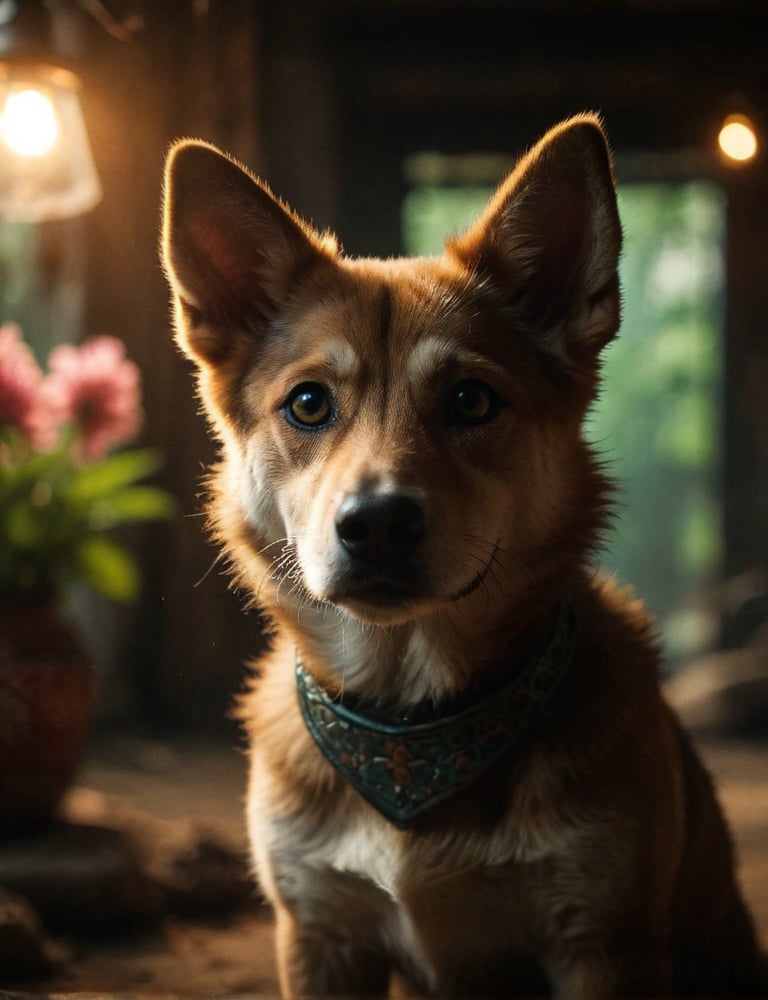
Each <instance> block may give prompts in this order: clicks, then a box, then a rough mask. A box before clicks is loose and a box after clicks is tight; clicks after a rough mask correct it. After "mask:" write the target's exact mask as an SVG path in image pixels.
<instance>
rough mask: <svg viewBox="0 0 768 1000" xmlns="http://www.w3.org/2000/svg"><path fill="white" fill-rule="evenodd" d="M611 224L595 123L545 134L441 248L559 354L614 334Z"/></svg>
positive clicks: (611, 200) (587, 117) (614, 237)
mask: <svg viewBox="0 0 768 1000" xmlns="http://www.w3.org/2000/svg"><path fill="white" fill-rule="evenodd" d="M620 249H621V225H620V222H619V215H618V210H617V207H616V193H615V188H614V181H613V173H612V167H611V159H610V154H609V152H608V146H607V143H606V139H605V135H604V133H603V129H602V126H601V124H600V120H599V118H598V117H597V116H596V115H591V114H584V115H580V116H578V117H576V118H572V119H569V120H568V121H565V122H563V123H562V124H561V125H559V126H557V127H555V128H553V129H552V130H551V131H550V132H548V133H547V134H546V135H545V136H544V138H543V139H541V141H540V142H539V143H538V144H537V145H536V146H534V148H533V149H532V150H531V151H530V152H529V153H528V154H527V155H526V156H524V157H523V158H522V159H521V160H520V162H519V163H518V165H517V167H516V168H515V169H514V170H513V172H512V173H511V174H510V175H509V177H508V178H507V179H506V180H505V181H504V182H503V183H502V184H501V186H500V187H499V189H498V191H497V192H496V194H495V196H494V197H493V199H492V200H491V202H490V204H489V205H488V207H487V209H486V210H485V212H484V213H483V215H482V216H481V217H480V219H479V220H478V221H477V222H476V223H475V224H474V225H473V226H472V227H471V228H470V229H469V230H468V231H467V232H465V233H464V234H463V235H461V236H459V237H457V238H455V239H453V240H451V241H450V242H449V243H448V244H447V252H448V254H449V255H450V256H452V257H454V258H458V259H459V261H460V262H461V263H462V264H463V265H464V266H465V267H467V268H468V269H469V270H470V271H472V272H473V273H477V274H479V275H480V276H481V277H484V278H487V279H488V281H489V282H490V283H491V285H492V287H493V289H494V291H495V292H496V293H497V294H498V295H499V296H500V297H501V301H502V303H503V305H504V306H505V307H506V308H507V309H508V310H509V312H510V315H511V317H512V318H513V319H514V320H516V321H517V322H519V324H520V325H521V326H523V327H524V328H525V329H526V330H529V331H530V332H532V333H533V334H534V335H536V336H537V338H538V339H539V340H540V342H541V343H542V344H543V345H544V346H546V347H547V348H548V349H550V350H552V351H554V352H556V353H558V354H560V355H562V354H563V353H565V354H566V355H569V354H573V353H579V352H580V351H583V350H584V349H587V350H589V351H590V352H591V351H597V350H599V349H600V348H601V347H603V345H604V344H606V343H607V342H608V341H609V340H610V339H611V338H612V337H613V336H614V334H615V333H616V330H617V329H618V325H619V311H620V301H619V299H620V296H619V282H618V275H617V268H618V260H619V252H620Z"/></svg>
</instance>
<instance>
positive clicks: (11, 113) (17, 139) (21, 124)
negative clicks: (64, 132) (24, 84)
mask: <svg viewBox="0 0 768 1000" xmlns="http://www.w3.org/2000/svg"><path fill="white" fill-rule="evenodd" d="M0 136H2V139H3V141H4V142H5V144H6V145H7V146H8V147H10V149H12V150H13V151H14V152H15V153H18V154H19V155H20V156H29V157H39V156H45V155H46V153H50V152H51V150H52V149H53V147H54V146H55V145H56V142H57V140H58V138H59V123H58V121H57V118H56V112H55V110H54V107H53V104H52V103H51V101H50V99H49V98H48V97H46V96H45V94H44V93H42V92H41V91H39V90H33V89H31V88H30V89H28V90H17V91H15V92H14V93H12V94H10V95H9V96H8V99H7V101H6V102H5V107H4V108H3V113H2V115H0Z"/></svg>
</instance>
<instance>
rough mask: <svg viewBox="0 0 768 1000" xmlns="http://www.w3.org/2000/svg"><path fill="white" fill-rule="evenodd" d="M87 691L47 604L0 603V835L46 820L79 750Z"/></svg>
mask: <svg viewBox="0 0 768 1000" xmlns="http://www.w3.org/2000/svg"><path fill="white" fill-rule="evenodd" d="M93 693H94V683H93V671H92V669H91V665H90V663H89V660H88V658H87V656H86V655H85V653H84V652H83V649H82V647H81V645H80V643H79V641H78V637H77V634H76V632H75V630H74V628H73V627H72V626H71V625H70V624H69V623H68V622H66V621H65V620H64V618H63V617H62V616H61V614H60V612H59V608H58V606H57V604H56V602H55V601H52V600H45V601H36V602H32V601H30V602H23V601H0V833H8V832H15V831H18V830H23V829H29V828H30V827H35V826H41V825H44V824H45V823H48V822H50V821H51V819H52V818H53V817H54V815H55V812H56V807H57V806H58V804H59V802H60V800H61V798H62V796H63V794H64V792H65V791H66V790H67V788H68V786H69V785H70V783H71V781H72V778H73V776H74V774H75V771H76V769H77V766H78V764H79V763H80V761H81V759H82V756H83V753H84V750H85V746H86V741H87V737H88V731H89V725H90V719H91V710H92V705H93Z"/></svg>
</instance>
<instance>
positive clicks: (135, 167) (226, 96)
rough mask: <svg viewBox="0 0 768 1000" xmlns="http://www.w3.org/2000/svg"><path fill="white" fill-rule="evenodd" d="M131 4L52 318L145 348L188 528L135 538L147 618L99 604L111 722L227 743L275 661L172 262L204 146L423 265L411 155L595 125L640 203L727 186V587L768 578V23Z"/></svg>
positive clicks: (549, 6) (238, 0)
mask: <svg viewBox="0 0 768 1000" xmlns="http://www.w3.org/2000/svg"><path fill="white" fill-rule="evenodd" d="M109 6H110V7H111V9H112V10H113V11H114V13H115V14H116V15H118V16H127V15H128V14H129V13H135V12H136V11H139V12H140V13H141V14H142V16H143V22H144V23H143V28H142V29H141V30H139V31H137V32H136V33H135V34H134V35H133V37H132V39H131V40H128V41H119V40H117V39H116V38H114V37H112V36H111V35H110V34H108V33H107V32H106V31H104V30H103V29H102V27H100V26H99V25H98V24H97V23H96V22H95V21H93V20H92V19H90V18H87V17H82V18H81V20H82V21H83V25H82V32H83V37H82V41H81V50H82V53H83V55H82V60H81V66H80V71H81V74H82V77H83V83H84V87H83V92H82V98H83V102H84V105H85V112H86V117H87V122H88V127H89V130H90V134H91V139H92V142H93V146H94V155H95V159H96V163H97V167H98V170H99V173H100V175H101V179H102V183H103V186H104V199H103V201H102V203H101V204H100V205H99V206H98V207H97V208H96V209H95V210H94V211H93V212H92V213H91V214H90V215H89V216H88V217H87V218H85V219H83V220H79V221H77V222H75V223H71V224H67V225H60V226H58V227H56V226H53V227H49V232H48V235H47V236H46V241H45V243H44V246H45V247H47V250H46V255H45V260H44V261H43V264H44V267H45V269H46V273H47V276H48V281H49V285H50V289H51V290H52V291H51V295H53V290H55V288H56V287H57V281H58V282H59V285H60V283H61V281H62V280H65V279H66V280H67V281H69V282H70V284H71V283H72V281H76V282H77V283H78V288H79V294H80V299H79V300H78V301H79V302H80V311H81V320H82V323H81V325H82V331H83V332H84V333H88V334H96V333H110V334H113V335H116V336H119V337H121V338H123V339H124V341H125V342H126V344H127V349H128V353H129V355H130V356H131V357H133V358H134V359H135V360H136V361H137V362H138V363H139V365H140V366H141V368H142V371H143V374H144V406H145V411H146V421H145V428H144V432H143V438H144V443H148V444H151V445H154V446H156V447H158V448H159V449H160V450H161V451H162V452H163V454H164V456H165V466H164V471H163V474H162V480H163V482H164V484H165V485H166V486H167V487H168V488H169V489H170V490H171V491H172V492H173V493H174V495H175V496H176V497H177V498H178V500H179V504H180V510H181V514H180V516H179V517H178V518H177V519H176V520H175V521H174V522H173V523H172V524H171V525H170V526H169V525H162V526H157V527H152V528H150V529H142V531H141V532H140V533H137V534H136V536H135V542H134V544H135V545H136V546H137V548H138V550H139V553H140V556H141V561H142V565H143V569H144V574H145V586H144V592H143V596H142V598H141V600H140V602H139V603H138V604H137V605H136V606H135V607H131V608H129V609H120V610H116V609H113V608H111V607H107V606H104V607H102V606H101V605H99V604H95V605H94V611H93V614H92V616H91V617H92V619H93V621H94V622H95V623H96V622H97V623H98V625H99V628H98V629H97V630H95V631H96V632H97V635H96V642H97V645H98V647H99V657H100V659H101V660H102V669H103V681H102V701H103V706H102V715H103V717H104V720H105V722H104V723H103V724H108V725H112V724H114V723H118V722H127V723H129V724H131V725H136V724H139V725H141V726H145V727H147V728H148V729H158V728H160V727H162V728H170V729H176V730H184V729H186V730H195V731H200V730H216V729H222V728H225V727H227V726H228V725H230V723H228V722H227V721H226V720H227V711H228V707H229V704H230V700H231V697H232V694H233V692H235V691H236V690H237V689H238V688H239V686H240V683H241V678H242V664H243V661H244V660H245V659H246V658H247V657H248V655H250V654H252V653H254V652H257V651H258V649H259V648H260V644H261V642H262V640H261V635H260V629H259V622H258V618H257V617H256V616H254V615H253V614H250V615H244V614H243V613H242V611H241V601H240V600H239V599H238V597H237V596H236V595H233V594H232V593H230V592H229V591H228V589H227V585H226V581H225V579H224V578H223V577H222V576H221V572H220V569H219V568H218V567H214V568H213V569H211V566H212V563H213V560H214V557H215V551H214V550H213V548H212V547H211V546H210V545H209V544H208V542H207V541H206V540H205V537H204V533H203V530H202V523H201V518H200V517H199V516H196V515H197V514H198V513H199V510H200V505H199V501H198V499H197V494H198V493H199V491H200V481H201V474H202V469H203V467H204V465H205V464H206V463H208V462H210V461H211V459H212V457H213V451H212V446H211V445H210V443H209V441H208V438H207V436H206V432H205V427H204V423H203V420H202V418H201V417H200V415H199V414H198V412H197V404H196V401H195V399H194V394H193V383H192V380H191V379H190V377H189V371H188V366H187V364H186V363H185V362H184V361H183V360H182V358H181V357H180V356H179V355H178V353H177V351H176V350H175V348H174V346H173V344H172V341H171V332H170V320H169V308H168V294H167V290H166V286H165V282H164V279H163V276H162V273H161V270H160V267H159V264H158V257H157V234H158V220H159V204H160V191H161V177H162V168H163V160H164V156H165V152H166V149H167V147H168V145H169V143H170V142H171V141H172V140H173V139H175V138H177V137H179V136H199V137H202V138H205V139H207V140H209V141H212V142H214V143H217V144H219V145H220V146H222V147H224V148H226V149H227V150H229V151H230V152H231V153H233V154H234V155H235V156H237V157H239V158H240V159H241V160H243V161H244V162H246V163H247V164H249V165H250V166H251V167H252V168H254V169H255V170H256V171H257V172H258V173H260V174H262V175H263V176H265V177H266V178H267V179H268V180H269V182H270V184H271V185H272V187H273V188H274V189H275V190H276V192H277V193H279V194H280V195H281V196H283V197H284V198H286V199H287V200H288V201H289V202H290V203H291V204H292V205H294V206H295V207H296V208H297V209H298V210H299V211H300V212H301V213H302V214H303V215H305V216H306V217H308V218H309V219H311V220H313V221H314V222H315V223H316V224H317V225H318V226H320V227H325V226H331V227H333V228H334V229H336V230H338V232H339V234H340V236H341V240H342V242H343V244H344V246H345V248H346V250H347V251H348V252H350V253H363V254H384V255H387V254H395V253H398V252H399V251H400V250H401V245H400V244H401V226H400V207H401V202H402V198H403V196H404V193H405V191H406V186H405V185H406V181H405V179H404V171H403V163H404V159H405V157H406V156H407V155H408V154H410V153H413V152H420V151H423V150H439V151H441V152H454V153H461V152H476V151H478V150H480V151H484V152H486V151H487V152H497V153H500V154H503V155H507V156H510V157H511V156H514V155H515V154H516V153H518V152H519V151H521V150H523V149H524V148H525V147H526V146H528V145H529V144H531V143H532V142H533V141H535V139H536V138H537V137H538V136H539V135H540V134H541V133H542V132H543V131H544V130H545V129H546V128H547V127H548V126H549V125H551V124H553V123H555V122H556V121H558V120H560V119H561V118H563V117H565V116H566V115H568V114H571V113H575V112H578V111H581V110H584V109H596V110H598V111H600V112H601V113H602V114H603V115H604V117H605V121H606V124H607V128H608V131H609V134H610V137H611V140H612V144H613V146H614V148H615V150H616V153H617V156H618V159H619V164H620V165H621V163H622V162H623V163H627V164H633V165H634V166H633V167H632V170H633V171H634V173H635V175H636V176H635V177H633V179H637V177H638V176H640V177H642V176H643V172H644V170H646V171H656V172H658V171H659V169H661V170H662V171H663V172H664V171H671V172H672V173H675V174H676V175H677V176H685V174H686V171H687V172H690V171H695V172H696V173H697V174H699V173H703V174H705V175H711V176H716V177H717V179H718V180H719V181H720V182H721V183H722V184H723V186H724V188H725V190H726V193H727V198H728V208H727V273H726V287H727V300H726V317H725V339H724V343H723V351H724V370H725V406H724V418H723V421H724V422H723V426H722V429H721V430H722V442H723V446H722V454H723V456H724V457H723V468H722V490H723V511H724V513H723V535H724V552H725V565H724V567H723V572H724V575H725V576H726V577H728V576H733V575H735V574H738V573H741V572H742V571H744V570H746V569H750V568H754V567H755V566H758V567H759V566H763V567H764V566H766V564H768V519H766V516H765V511H766V509H767V508H768V462H767V461H766V459H767V458H768V454H767V453H768V337H767V336H766V319H765V317H766V315H768V172H767V171H766V162H767V160H766V154H765V150H764V151H763V156H762V157H761V158H758V159H757V161H756V162H755V163H753V164H751V165H749V166H746V167H742V168H740V169H732V168H731V169H729V168H725V167H724V166H722V165H721V164H719V163H718V161H717V159H716V157H715V154H714V152H713V150H714V141H715V136H716V133H717V128H718V125H719V123H720V121H721V120H722V118H723V116H724V115H725V114H726V112H728V111H730V110H732V109H733V108H734V107H735V106H736V104H738V105H739V106H743V107H745V108H746V109H748V110H749V112H750V114H752V115H753V117H754V119H755V121H756V123H757V124H758V127H759V128H762V129H763V131H762V136H763V137H764V138H763V141H764V143H765V141H766V139H765V137H766V136H768V133H767V132H766V131H765V128H766V126H768V120H767V117H766V116H767V113H768V52H767V51H766V41H765V39H766V33H765V22H766V7H765V3H764V0H751V2H748V0H667V2H661V0H635V2H628V0H627V2H624V0H613V2H609V0H605V2H597V0H595V2H568V0H535V2H528V0H518V2H512V0H509V2H501V0H498V2H492V0H488V2H467V3H464V4H451V3H445V2H441V0H411V2H407V0H336V2H328V3H320V2H316V3H312V2H301V0H282V2H279V3H278V2H261V3H259V2H256V0H209V2H205V0H163V2H162V3H152V2H147V3H145V4H144V5H143V6H142V5H139V4H137V3H128V2H127V0H126V2H124V3H122V4H121V3H118V2H114V3H111V4H110V5H109ZM643 164H646V166H645V167H643ZM660 165H661V166H660ZM619 179H621V177H620V178H619ZM73 258H74V259H75V262H76V263H75V265H73V264H72V260H73ZM73 266H74V267H75V271H76V275H75V278H74V279H73V278H72V276H71V274H69V272H67V268H69V269H70V271H71V269H72V267H73ZM731 631H732V632H733V630H731ZM728 641H729V642H738V641H739V636H738V629H737V631H736V634H731V635H730V636H729V638H728Z"/></svg>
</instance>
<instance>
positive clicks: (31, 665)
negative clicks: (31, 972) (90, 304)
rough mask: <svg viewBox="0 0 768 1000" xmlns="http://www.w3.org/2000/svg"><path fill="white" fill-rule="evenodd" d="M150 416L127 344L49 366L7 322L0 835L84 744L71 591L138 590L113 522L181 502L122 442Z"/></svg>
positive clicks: (1, 419)
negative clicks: (151, 480) (150, 480)
mask: <svg viewBox="0 0 768 1000" xmlns="http://www.w3.org/2000/svg"><path fill="white" fill-rule="evenodd" d="M140 422H141V404H140V376H139V371H138V368H137V367H136V365H135V364H134V363H133V362H131V361H129V360H128V359H127V358H126V357H125V351H124V347H123V344H122V342H121V341H119V340H117V339H115V338H113V337H96V338H93V339H91V340H87V341H85V342H84V343H83V344H82V345H81V346H74V345H71V344H62V345H60V346H58V347H56V348H54V350H53V351H52V352H51V355H50V358H49V360H48V370H47V372H44V371H43V370H42V369H41V368H40V366H39V365H38V363H37V361H36V360H35V357H34V355H33V353H32V351H31V350H30V348H29V346H28V345H27V344H26V343H25V342H24V339H23V337H22V334H21V331H20V330H19V328H18V327H17V326H15V325H14V324H11V323H5V324H3V325H2V326H0V831H2V830H3V829H8V828H11V827H19V826H23V825H29V824H30V823H35V822H41V821H44V820H47V819H48V818H50V816H51V815H52V814H53V811H54V809H55V806H56V804H57V802H58V800H59V799H60V797H61V795H62V794H63V792H64V790H65V789H66V787H67V785H68V783H69V781H70V779H71V777H72V774H73V772H74V770H75V767H76V765H77V763H78V760H79V758H80V754H81V752H82V749H83V746H84V743H85V739H86V735H87V731H88V723H89V718H90V710H91V701H92V693H93V683H92V677H91V668H90V665H89V663H88V660H87V657H86V656H85V654H84V652H83V650H82V647H81V645H80V643H79V641H78V636H77V634H76V631H75V630H74V629H73V627H72V625H71V623H70V622H69V621H68V620H67V618H66V617H65V616H64V615H63V614H62V604H63V599H64V596H65V594H66V593H67V591H68V589H69V588H70V586H71V585H72V584H82V585H85V586H87V587H90V588H92V589H94V590H96V591H98V592H100V593H102V594H104V595H106V596H107V597H109V598H113V599H116V600H121V601H127V600H130V599H132V598H133V597H135V595H136V593H137V591H138V588H139V571H138V567H137V565H136V563H135V561H134V558H133V556H132V554H131V552H130V551H129V550H128V548H127V547H126V546H125V545H124V544H121V542H120V541H119V540H118V539H116V538H115V537H114V534H113V533H114V529H115V528H117V527H118V526H120V525H123V524H126V523H130V522H136V521H145V520H151V519H156V518H162V517H167V516H168V515H169V514H170V512H171V510H172V502H171V499H170V497H169V496H168V494H166V493H165V492H164V491H162V490H160V489H158V488H156V487H154V486H152V485H149V484H147V483H146V482H145V480H146V478H147V477H148V476H149V475H151V474H152V473H153V472H154V471H155V470H156V468H157V465H158V461H157V456H156V455H155V453H154V452H152V451H149V450H146V449H132V450H125V449H122V450H121V446H122V445H125V444H127V443H128V442H129V441H131V440H132V439H133V438H134V437H135V435H136V433H137V432H138V429H139V426H140Z"/></svg>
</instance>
